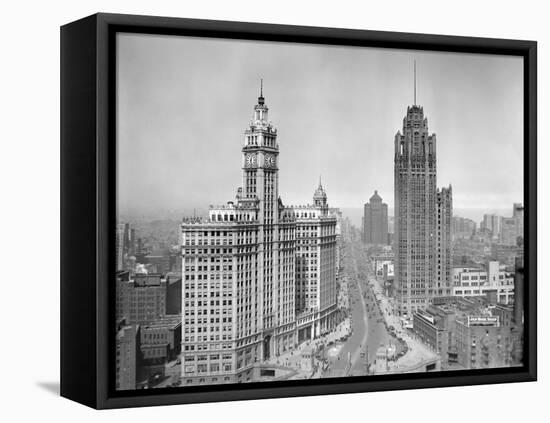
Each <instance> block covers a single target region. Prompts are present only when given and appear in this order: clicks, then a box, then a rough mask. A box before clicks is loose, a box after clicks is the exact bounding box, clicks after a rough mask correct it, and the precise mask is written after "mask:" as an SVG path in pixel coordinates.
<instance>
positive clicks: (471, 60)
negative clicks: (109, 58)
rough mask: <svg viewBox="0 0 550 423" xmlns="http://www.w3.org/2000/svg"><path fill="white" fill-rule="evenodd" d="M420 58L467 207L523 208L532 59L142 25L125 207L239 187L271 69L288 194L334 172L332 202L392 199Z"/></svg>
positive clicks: (146, 208)
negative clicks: (157, 30)
mask: <svg viewBox="0 0 550 423" xmlns="http://www.w3.org/2000/svg"><path fill="white" fill-rule="evenodd" d="M414 60H416V63H417V103H418V104H419V105H421V106H423V107H424V113H425V116H426V117H427V118H428V125H429V130H430V133H436V134H437V159H438V180H437V185H438V186H447V185H449V184H452V186H453V203H454V204H453V205H454V208H455V209H456V210H459V209H476V210H479V209H483V210H487V212H489V211H492V210H508V209H510V213H507V214H511V207H512V203H514V202H523V82H522V79H523V68H522V59H521V58H516V57H506V56H495V55H474V54H462V53H461V54H458V53H456V54H455V53H452V54H451V53H440V52H424V51H404V50H389V49H372V48H355V47H341V46H318V45H304V44H289V43H272V42H258V41H254V42H252V41H238V40H219V39H204V38H191V37H175V36H154V35H138V34H119V35H118V57H117V66H118V75H117V85H118V91H117V112H118V121H117V152H118V160H117V165H118V169H117V188H118V191H117V200H118V206H119V212H121V213H123V214H145V213H155V212H163V211H176V212H177V211H180V210H181V211H187V212H189V211H190V210H193V209H194V208H197V209H198V210H204V209H206V208H207V207H208V205H209V204H220V203H224V202H226V201H231V200H233V199H234V195H235V193H236V190H237V187H238V186H240V184H241V168H240V167H241V147H242V141H243V131H244V129H245V128H246V126H247V124H248V122H249V121H250V118H251V117H252V110H253V106H254V104H255V103H256V101H257V97H258V92H259V84H260V82H259V81H260V78H263V80H264V96H265V98H266V104H267V105H268V107H269V108H270V110H269V114H270V120H271V121H272V122H273V124H274V125H275V127H276V128H277V129H278V143H279V146H280V157H279V168H280V172H279V174H280V195H281V197H282V200H283V203H284V204H287V205H294V204H304V203H307V202H311V201H312V196H313V192H314V190H315V188H316V186H317V184H318V180H319V176H320V175H321V176H322V180H323V185H324V186H325V188H326V191H327V195H328V201H329V204H330V206H331V207H342V208H361V207H362V205H363V203H365V202H367V201H368V199H369V198H370V197H371V196H372V194H373V192H374V190H378V192H379V194H380V196H381V197H382V198H383V200H384V202H385V203H387V204H388V205H389V207H390V208H393V153H394V152H393V148H394V136H395V133H396V132H397V131H398V130H401V129H402V120H403V117H404V116H405V113H406V109H407V106H408V105H411V104H412V103H413V90H414V88H413V62H414ZM457 214H458V213H457ZM458 215H461V214H458ZM464 217H470V216H464ZM476 220H478V219H476Z"/></svg>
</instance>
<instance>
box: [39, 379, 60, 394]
mask: <svg viewBox="0 0 550 423" xmlns="http://www.w3.org/2000/svg"><path fill="white" fill-rule="evenodd" d="M36 386H38V387H40V388H42V389H44V390H45V391H48V392H49V393H50V394H53V395H55V396H59V382H36Z"/></svg>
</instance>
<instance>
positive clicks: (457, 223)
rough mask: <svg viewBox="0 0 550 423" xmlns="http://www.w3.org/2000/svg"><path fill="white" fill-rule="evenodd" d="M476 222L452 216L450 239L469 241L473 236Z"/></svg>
mask: <svg viewBox="0 0 550 423" xmlns="http://www.w3.org/2000/svg"><path fill="white" fill-rule="evenodd" d="M476 227H477V225H476V222H474V221H473V220H472V219H468V218H465V217H460V216H453V217H452V220H451V236H452V239H453V240H455V239H470V238H471V237H473V236H474V235H475V232H476Z"/></svg>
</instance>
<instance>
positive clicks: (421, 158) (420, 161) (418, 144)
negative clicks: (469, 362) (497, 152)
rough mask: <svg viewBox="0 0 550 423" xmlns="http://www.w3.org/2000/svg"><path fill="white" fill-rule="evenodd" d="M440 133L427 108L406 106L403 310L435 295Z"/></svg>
mask: <svg viewBox="0 0 550 423" xmlns="http://www.w3.org/2000/svg"><path fill="white" fill-rule="evenodd" d="M436 177H437V172H436V136H435V134H430V133H429V132H428V119H426V118H425V117H424V109H423V108H422V107H420V106H417V105H413V106H410V107H407V114H406V116H405V118H404V119H403V132H402V133H401V132H397V134H396V135H395V174H394V178H395V179H394V183H395V187H394V189H395V280H396V282H397V291H396V293H397V303H398V307H399V313H400V314H411V313H412V312H414V311H416V309H418V308H425V307H426V306H427V305H428V300H429V298H430V297H432V296H433V290H434V282H435V269H434V264H435V260H434V258H435V257H434V253H435V246H436V243H435V242H436V187H437V185H436V184H437V181H436Z"/></svg>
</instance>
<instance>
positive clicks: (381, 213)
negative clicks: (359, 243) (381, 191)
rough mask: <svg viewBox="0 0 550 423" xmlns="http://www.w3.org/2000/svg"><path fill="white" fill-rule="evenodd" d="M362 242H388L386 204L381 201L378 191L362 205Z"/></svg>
mask: <svg viewBox="0 0 550 423" xmlns="http://www.w3.org/2000/svg"><path fill="white" fill-rule="evenodd" d="M363 242H365V243H366V244H387V243H388V205H387V204H386V203H383V202H382V198H380V196H379V195H378V191H374V195H373V196H372V197H371V198H370V199H369V202H368V203H366V204H365V206H364V213H363Z"/></svg>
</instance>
